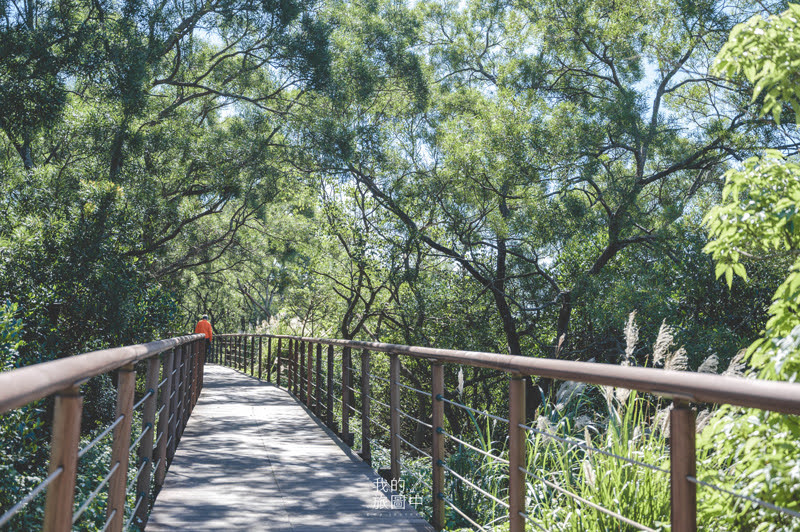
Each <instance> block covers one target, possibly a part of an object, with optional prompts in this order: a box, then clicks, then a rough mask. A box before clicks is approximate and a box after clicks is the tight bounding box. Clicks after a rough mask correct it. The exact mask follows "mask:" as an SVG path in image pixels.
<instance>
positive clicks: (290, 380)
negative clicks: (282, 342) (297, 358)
mask: <svg viewBox="0 0 800 532" xmlns="http://www.w3.org/2000/svg"><path fill="white" fill-rule="evenodd" d="M288 351H289V352H288V353H287V356H286V377H287V383H286V390H287V391H288V392H289V393H293V392H294V339H292V338H289V348H288Z"/></svg>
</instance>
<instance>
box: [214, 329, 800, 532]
mask: <svg viewBox="0 0 800 532" xmlns="http://www.w3.org/2000/svg"><path fill="white" fill-rule="evenodd" d="M256 336H257V337H260V338H263V337H266V338H269V339H270V340H271V339H272V338H277V339H278V347H277V352H276V353H275V359H276V362H277V364H278V378H277V384H278V386H281V381H280V368H281V360H282V359H283V360H285V362H286V380H285V384H286V389H287V391H289V392H292V393H294V395H295V396H296V397H297V398H298V400H299V399H301V398H302V396H303V395H305V402H306V404H307V405H308V407H309V408H310V407H311V404H312V397H311V389H312V382H311V381H312V379H311V364H312V360H311V353H312V351H313V346H314V345H316V346H317V349H318V353H319V349H320V348H321V346H322V345H327V346H328V364H327V385H326V387H327V395H328V401H327V404H326V410H327V412H326V417H327V424H328V426H329V427H331V429H332V430H334V431H337V430H336V427H335V424H334V423H333V418H332V411H333V408H332V395H331V394H332V384H333V381H332V379H333V373H334V366H333V363H332V355H333V348H334V347H340V348H341V383H340V388H341V422H342V427H341V431H337V432H339V434H340V436H341V437H342V439H343V440H344V441H345V442H346V443H347V444H348V445H350V446H352V445H353V441H352V440H353V438H352V437H353V434H351V433H350V432H349V431H350V428H349V426H350V416H351V411H352V412H354V413H356V414H357V413H359V412H358V410H357V409H356V408H355V407H356V405H357V403H356V401H355V398H354V395H353V392H354V391H358V390H355V389H354V388H353V387H354V386H355V382H354V377H355V376H354V375H353V373H354V372H355V371H358V370H357V369H356V368H353V367H352V353H353V352H354V350H359V351H360V352H361V353H362V356H361V371H360V373H361V379H360V400H359V402H360V403H361V409H360V415H361V427H362V428H361V431H362V442H361V454H362V458H363V459H364V460H365V461H367V462H369V460H370V436H371V434H370V431H371V426H370V423H372V422H374V420H373V419H371V417H370V415H371V414H370V412H371V410H370V402H371V398H370V389H371V388H370V381H369V377H370V376H371V375H370V363H369V353H370V352H383V353H387V354H389V359H390V370H389V372H390V375H389V379H388V382H389V394H390V399H389V401H390V404H389V405H385V404H384V403H382V404H384V406H388V407H389V411H390V412H389V415H390V427H389V428H388V432H389V439H390V464H391V469H390V470H389V471H387V473H388V474H390V475H391V478H392V479H394V480H398V479H399V478H400V475H401V472H400V447H399V442H400V440H402V441H404V442H406V443H407V444H408V445H409V446H410V447H412V448H413V449H415V450H417V451H418V452H420V453H421V454H426V453H424V452H423V451H421V450H420V449H417V448H416V447H414V446H413V445H411V444H409V442H408V441H406V440H404V439H402V437H401V435H400V419H399V415H400V408H399V403H400V401H399V388H398V386H399V385H401V384H400V383H399V369H400V368H399V365H400V364H399V355H404V356H409V357H414V358H418V359H422V360H426V361H428V362H430V363H431V392H423V391H421V390H416V389H415V388H411V389H412V390H416V391H417V392H419V393H422V394H424V395H428V394H430V400H431V414H432V422H431V423H432V424H427V423H423V422H421V421H419V420H416V418H413V417H412V418H411V419H415V420H416V421H417V422H418V423H423V424H425V425H426V426H427V427H429V428H430V429H431V433H430V434H431V441H432V443H431V454H430V455H428V456H429V457H430V458H431V470H432V479H431V490H432V494H433V499H432V501H431V504H432V516H431V524H433V525H434V527H435V528H436V529H437V530H441V529H442V528H443V527H444V524H445V507H444V503H445V502H448V503H449V505H450V506H451V507H452V501H449V500H447V499H446V497H445V496H444V493H443V491H444V472H445V471H444V470H445V469H448V470H450V469H449V468H448V467H447V465H446V463H445V461H444V458H445V448H444V437H443V435H445V434H446V433H445V432H444V429H443V425H444V416H443V402H444V401H447V399H445V398H444V377H443V375H444V372H443V370H444V365H445V364H458V365H466V366H473V367H481V368H490V369H494V370H498V371H502V372H505V373H507V374H508V375H509V377H510V382H509V397H508V399H509V401H508V419H502V418H499V417H496V416H493V415H491V414H488V413H487V414H486V415H489V416H491V417H495V418H496V419H501V420H502V421H506V422H508V424H509V427H508V460H507V462H506V463H507V464H508V468H509V473H508V503H507V505H506V506H507V508H508V520H509V528H510V531H511V532H523V531H524V530H525V521H526V520H527V519H528V515H527V514H526V513H525V511H526V509H525V505H526V488H525V483H526V476H527V475H532V474H531V473H530V472H529V471H528V470H527V469H526V440H527V438H528V430H529V429H530V428H529V427H527V426H526V425H525V424H524V422H525V405H526V401H525V385H524V380H523V377H524V376H527V375H536V376H541V377H549V378H555V379H562V380H570V381H580V382H585V383H590V384H599V385H605V386H614V387H619V388H627V389H631V390H638V391H641V392H647V393H651V394H655V395H659V396H664V397H669V398H671V399H672V403H673V404H672V407H671V409H670V417H669V419H670V445H669V448H670V458H671V459H670V470H669V471H668V473H669V475H670V503H671V504H670V513H671V516H670V521H671V523H672V530H673V532H695V531H696V529H697V518H696V512H697V495H696V489H695V484H694V482H695V480H694V477H695V476H696V473H695V468H696V455H695V429H696V425H695V413H694V410H693V409H692V408H690V407H689V403H690V402H704V403H715V404H730V405H737V406H743V407H751V408H758V409H764V410H771V411H774V412H780V413H784V414H800V384H797V383H789V382H775V381H763V380H756V379H750V378H742V377H724V376H721V375H711V374H699V373H692V372H687V371H667V370H663V369H654V368H637V367H630V366H618V365H613V364H595V363H587V362H572V361H566V360H554V359H546V358H532V357H524V356H511V355H501V354H498V353H484V352H479V351H458V350H451V349H436V348H430V347H417V346H408V345H397V344H386V343H380V342H362V341H358V340H337V339H328V338H309V337H299V336H287V335H269V334H260V335H252V334H223V335H219V337H220V344H221V347H222V348H223V350H224V353H223V352H220V353H219V354H215V356H214V359H216V360H218V361H219V362H222V363H225V362H227V363H228V364H229V365H233V366H235V367H238V368H240V369H242V370H244V371H246V370H247V364H246V362H247V356H248V353H247V352H246V351H243V350H242V349H241V347H242V344H244V346H246V345H247V337H251V338H255V337H256ZM243 339H244V342H242V340H243ZM282 340H285V341H286V343H287V344H288V347H287V349H286V351H287V353H286V354H285V355H284V352H283V351H282V349H281V341H282ZM251 343H252V339H251ZM269 345H271V343H270V344H269ZM270 351H271V350H269V349H268V353H267V357H268V359H269V357H270V356H271V352H270ZM306 353H308V357H306V356H305V354H306ZM282 355H283V356H282ZM240 356H241V358H242V363H239V362H238V358H239V357H240ZM249 356H250V357H251V359H250V363H251V365H250V367H251V373H253V371H252V367H253V359H252V357H254V356H256V355H255V354H254V353H250V354H249ZM258 356H259V357H260V356H261V353H260V352H259V355H258ZM306 358H307V359H308V361H307V365H308V367H307V368H306V367H304V364H305V363H306ZM319 367H320V366H319V362H318V364H317V368H318V369H317V371H319ZM303 375H307V377H305V379H306V380H307V386H306V387H305V388H304V387H303V386H302V383H301V382H299V381H301V380H302V379H303ZM377 378H380V379H382V380H386V379H384V378H382V377H377ZM319 385H320V380H319V378H318V379H317V387H319ZM402 386H405V385H402ZM319 397H320V391H319V389H317V399H316V405H315V406H316V408H317V409H318V408H319V402H320V399H319ZM448 402H452V401H448ZM461 406H464V405H461ZM464 408H468V407H466V406H464ZM316 414H317V416H319V415H320V414H319V412H318V411H317V412H316ZM403 415H404V416H406V417H410V416H408V415H407V414H403ZM451 437H452V436H451ZM454 439H456V438H454ZM458 441H460V440H458ZM623 459H624V458H623ZM451 471H452V470H451ZM665 472H666V471H665ZM459 478H460V477H459ZM462 481H465V479H462ZM545 482H546V481H545ZM475 489H478V488H477V487H475ZM484 493H485V492H484ZM567 493H568V492H567ZM573 495H574V494H573ZM575 498H577V499H580V497H578V496H575ZM583 502H584V503H586V504H591V503H590V502H588V501H585V500H584V501H583ZM592 507H593V508H596V509H599V510H602V511H603V512H604V513H607V514H609V515H612V516H614V517H616V518H617V519H620V520H621V521H623V522H625V523H628V524H632V525H637V523H635V522H634V521H631V520H628V519H627V518H625V517H624V516H620V515H619V514H617V513H616V512H613V511H609V510H608V509H603V508H598V507H597V506H596V505H593V506H592ZM456 510H457V509H456ZM459 513H460V512H459ZM461 515H463V516H465V515H464V514H463V513H462V514H461ZM465 517H466V516H465ZM470 522H472V521H470ZM638 525H639V526H638V527H639V528H642V529H644V530H651V529H650V528H648V527H647V526H646V525H643V524H640V523H639V524H638Z"/></svg>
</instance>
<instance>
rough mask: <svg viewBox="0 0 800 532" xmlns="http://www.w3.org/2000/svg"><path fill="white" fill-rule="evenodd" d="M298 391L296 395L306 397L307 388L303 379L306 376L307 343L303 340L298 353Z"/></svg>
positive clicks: (301, 397)
mask: <svg viewBox="0 0 800 532" xmlns="http://www.w3.org/2000/svg"><path fill="white" fill-rule="evenodd" d="M297 362H298V365H297V392H296V395H297V397H299V398H300V399H301V400H302V399H305V397H304V396H305V395H306V394H305V391H306V388H305V386H303V380H304V377H305V372H306V343H305V342H303V341H301V342H300V352H299V354H298V355H297Z"/></svg>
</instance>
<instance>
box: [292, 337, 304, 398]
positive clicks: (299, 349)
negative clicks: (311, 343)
mask: <svg viewBox="0 0 800 532" xmlns="http://www.w3.org/2000/svg"><path fill="white" fill-rule="evenodd" d="M303 354H305V344H303V342H301V341H299V340H295V341H294V395H295V397H297V398H298V399H299V398H300V393H301V390H302V389H303V383H302V381H301V380H300V379H301V376H302V375H303V372H302V368H301V367H300V364H301V363H302V362H303V356H302V355H303Z"/></svg>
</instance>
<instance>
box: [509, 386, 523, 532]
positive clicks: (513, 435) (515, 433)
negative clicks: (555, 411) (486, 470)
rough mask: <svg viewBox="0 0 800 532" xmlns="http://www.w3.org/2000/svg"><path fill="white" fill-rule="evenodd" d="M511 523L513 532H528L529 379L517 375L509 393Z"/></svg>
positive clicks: (510, 526)
mask: <svg viewBox="0 0 800 532" xmlns="http://www.w3.org/2000/svg"><path fill="white" fill-rule="evenodd" d="M508 396H509V397H508V420H509V422H508V506H509V508H508V520H509V530H510V532H525V517H524V516H523V513H524V512H525V472H524V471H523V470H522V468H524V467H525V465H526V463H525V455H526V449H525V439H526V433H525V431H524V430H523V429H522V427H520V425H521V424H524V423H525V377H523V376H519V375H514V376H513V377H512V378H511V383H510V385H509V391H508Z"/></svg>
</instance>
